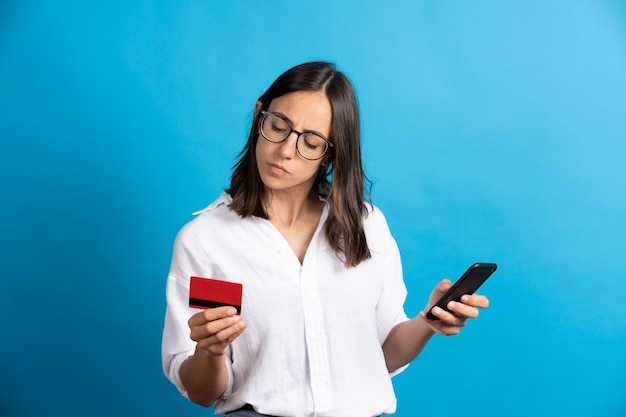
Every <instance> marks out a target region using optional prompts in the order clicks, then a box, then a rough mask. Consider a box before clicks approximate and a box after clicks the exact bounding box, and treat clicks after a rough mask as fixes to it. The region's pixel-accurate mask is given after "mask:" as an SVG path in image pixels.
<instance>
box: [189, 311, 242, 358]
mask: <svg viewBox="0 0 626 417" xmlns="http://www.w3.org/2000/svg"><path fill="white" fill-rule="evenodd" d="M187 324H188V325H189V328H190V329H191V335H190V336H191V339H192V340H194V341H195V342H197V343H198V344H197V346H196V350H198V349H201V350H202V351H204V352H205V353H207V354H208V355H209V356H222V355H224V354H225V353H226V351H227V350H228V346H229V345H230V344H231V343H232V342H233V340H235V339H236V338H237V337H239V335H240V334H241V333H243V331H244V330H245V329H246V326H247V323H246V321H245V320H244V319H243V318H242V317H241V316H239V315H237V310H236V309H235V308H234V307H229V306H226V307H217V308H210V309H207V310H203V311H201V312H199V313H196V314H194V315H193V316H191V318H190V319H189V321H188V322H187Z"/></svg>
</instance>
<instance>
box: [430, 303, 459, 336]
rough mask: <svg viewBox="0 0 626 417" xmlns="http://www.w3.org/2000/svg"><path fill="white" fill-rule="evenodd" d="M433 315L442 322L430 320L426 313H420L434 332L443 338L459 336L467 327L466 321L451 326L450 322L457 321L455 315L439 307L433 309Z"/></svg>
mask: <svg viewBox="0 0 626 417" xmlns="http://www.w3.org/2000/svg"><path fill="white" fill-rule="evenodd" d="M433 314H435V315H436V316H437V317H438V318H440V320H428V318H427V317H426V313H425V312H424V311H422V312H420V317H421V318H422V319H423V320H424V321H425V322H426V323H427V324H428V326H429V327H430V328H431V329H432V331H434V332H435V333H437V334H440V335H442V336H452V335H456V334H459V333H460V331H461V327H463V326H464V325H465V322H464V321H461V322H459V323H458V324H457V323H453V324H451V323H450V322H449V321H448V320H454V321H457V319H456V318H455V317H454V315H452V314H450V313H448V312H447V311H445V310H443V309H441V308H439V307H435V308H434V309H433Z"/></svg>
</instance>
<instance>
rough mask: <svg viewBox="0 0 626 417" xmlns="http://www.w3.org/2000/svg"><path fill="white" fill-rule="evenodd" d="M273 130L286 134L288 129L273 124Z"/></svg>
mask: <svg viewBox="0 0 626 417" xmlns="http://www.w3.org/2000/svg"><path fill="white" fill-rule="evenodd" d="M272 130H273V131H274V132H277V133H285V132H286V131H287V130H288V129H287V128H286V127H285V126H283V125H282V124H281V125H279V124H276V123H272Z"/></svg>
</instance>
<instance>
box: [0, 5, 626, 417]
mask: <svg viewBox="0 0 626 417" xmlns="http://www.w3.org/2000/svg"><path fill="white" fill-rule="evenodd" d="M313 59H324V60H331V61H334V62H336V63H337V65H338V66H339V67H340V69H342V70H344V71H345V72H346V73H347V74H348V76H349V77H350V78H351V79H352V81H353V82H354V84H355V86H356V89H357V91H358V95H359V101H360V104H361V110H362V119H363V151H364V158H365V167H366V171H367V173H368V176H369V177H370V178H371V179H372V181H373V183H374V186H373V201H374V203H375V204H377V205H378V206H380V207H381V208H382V209H383V210H384V212H385V214H386V216H387V218H388V221H389V223H390V226H391V228H392V231H393V233H394V235H395V236H396V238H397V241H398V244H399V246H400V248H401V252H402V255H403V259H404V268H405V275H406V282H407V286H408V287H409V291H410V293H409V298H408V300H407V304H406V310H407V312H408V313H409V314H411V315H414V314H417V313H418V312H419V311H420V309H421V308H422V306H423V305H424V303H425V302H426V299H427V296H428V294H429V292H430V289H431V288H432V286H433V285H434V284H435V283H436V282H437V281H438V280H439V279H440V278H442V277H449V278H452V279H455V278H456V277H457V276H458V275H459V274H460V273H461V272H463V270H464V269H465V268H466V267H467V266H468V265H469V264H471V263H473V262H475V261H492V262H497V263H498V264H499V266H500V267H499V270H498V271H497V272H496V274H495V275H494V276H493V277H492V278H491V279H490V280H489V281H488V282H487V283H486V284H485V286H484V288H483V290H482V292H484V293H486V294H487V295H488V296H489V297H490V299H491V301H492V307H491V308H490V309H488V310H486V311H484V312H483V314H482V315H481V318H480V319H479V320H477V321H475V322H472V323H471V325H470V326H468V328H466V329H464V330H463V332H462V334H461V335H460V336H457V337H452V338H443V337H436V338H434V339H433V340H432V342H431V343H430V344H429V346H428V347H427V348H426V350H425V351H424V352H423V354H422V355H421V356H420V357H419V358H418V359H417V360H416V361H415V362H414V363H413V364H412V365H411V366H410V367H409V369H408V370H407V371H405V372H404V373H403V374H401V375H400V376H398V377H396V378H395V379H394V384H395V387H396V390H397V394H398V401H399V405H398V412H397V414H396V415H398V416H420V415H421V416H431V415H438V416H440V417H445V416H459V415H467V416H479V415H480V416H481V417H488V416H505V415H506V416H527V415H534V416H552V415H568V416H609V417H623V416H626V395H625V394H626V373H625V371H626V353H625V352H626V309H625V307H624V298H625V296H626V284H625V282H626V281H625V279H624V278H625V275H626V256H625V254H624V252H625V249H626V216H625V215H624V214H625V211H626V210H625V209H626V193H625V192H624V188H625V187H624V181H625V180H626V164H625V163H624V157H625V156H626V141H625V140H626V117H625V109H626V4H625V3H624V2H620V1H591V0H589V1H578V0H576V1H565V0H563V1H550V2H545V1H536V0H531V1H525V2H504V1H482V0H477V1H471V2H470V1H466V2H460V1H456V2H452V1H448V2H443V1H403V2H388V3H385V5H383V3H381V2H373V1H353V2H349V1H345V2H334V1H322V2H317V3H314V4H308V3H305V2H288V1H273V2H255V1H180V2H170V1H162V2H148V1H138V2H120V1H108V2H83V1H67V2H35V1H28V0H25V1H17V0H8V1H7V0H5V1H3V2H2V3H1V4H0V138H1V148H0V193H1V195H0V204H1V206H0V234H1V237H2V239H1V241H0V248H1V264H0V271H1V274H2V278H1V279H2V287H1V290H0V334H1V335H2V343H0V358H1V359H0V375H2V385H3V388H2V390H0V414H1V415H3V416H24V417H26V416H41V415H64V416H85V415H86V416H117V415H151V416H170V415H186V416H204V415H211V414H212V413H211V410H206V409H203V408H201V407H199V406H196V405H193V404H191V403H189V402H188V401H187V400H185V399H183V398H182V397H180V396H179V395H178V393H177V391H176V390H175V388H174V387H173V386H172V385H171V384H170V383H169V382H168V381H167V380H166V379H165V377H164V376H163V374H162V371H161V364H160V336H161V327H162V320H163V314H164V307H165V301H164V285H165V279H166V274H167V271H168V266H169V260H170V254H171V248H172V243H173V240H174V237H175V235H176V232H177V231H178V229H179V228H180V227H181V226H182V225H183V224H184V223H185V222H187V221H189V220H190V219H191V214H190V213H191V212H192V211H194V210H196V209H200V208H202V207H204V206H205V205H206V204H208V203H209V202H210V201H212V200H213V199H214V198H215V197H216V196H217V194H218V193H219V192H220V191H221V190H222V189H223V187H225V186H226V185H227V184H228V180H229V177H230V172H231V171H230V169H231V167H232V165H233V163H234V162H235V159H236V155H237V153H238V152H239V151H240V149H241V148H242V146H243V143H244V140H245V136H246V132H247V129H248V123H249V121H250V118H251V114H252V110H253V106H254V102H255V100H256V98H257V97H258V96H259V95H260V94H261V93H262V92H263V91H264V90H265V89H266V88H267V87H268V86H269V84H270V83H271V81H273V79H274V78H275V77H276V76H278V75H279V74H280V73H281V72H282V71H284V70H285V69H287V68H288V67H290V66H292V65H295V64H298V63H301V62H303V61H307V60H313Z"/></svg>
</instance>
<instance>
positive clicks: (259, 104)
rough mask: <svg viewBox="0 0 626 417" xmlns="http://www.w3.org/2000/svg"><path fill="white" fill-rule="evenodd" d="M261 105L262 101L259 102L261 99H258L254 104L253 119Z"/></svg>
mask: <svg viewBox="0 0 626 417" xmlns="http://www.w3.org/2000/svg"><path fill="white" fill-rule="evenodd" d="M262 107H263V103H261V100H258V101H257V102H256V104H255V105H254V118H255V119H256V118H257V116H258V115H259V112H260V111H261V108H262Z"/></svg>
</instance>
